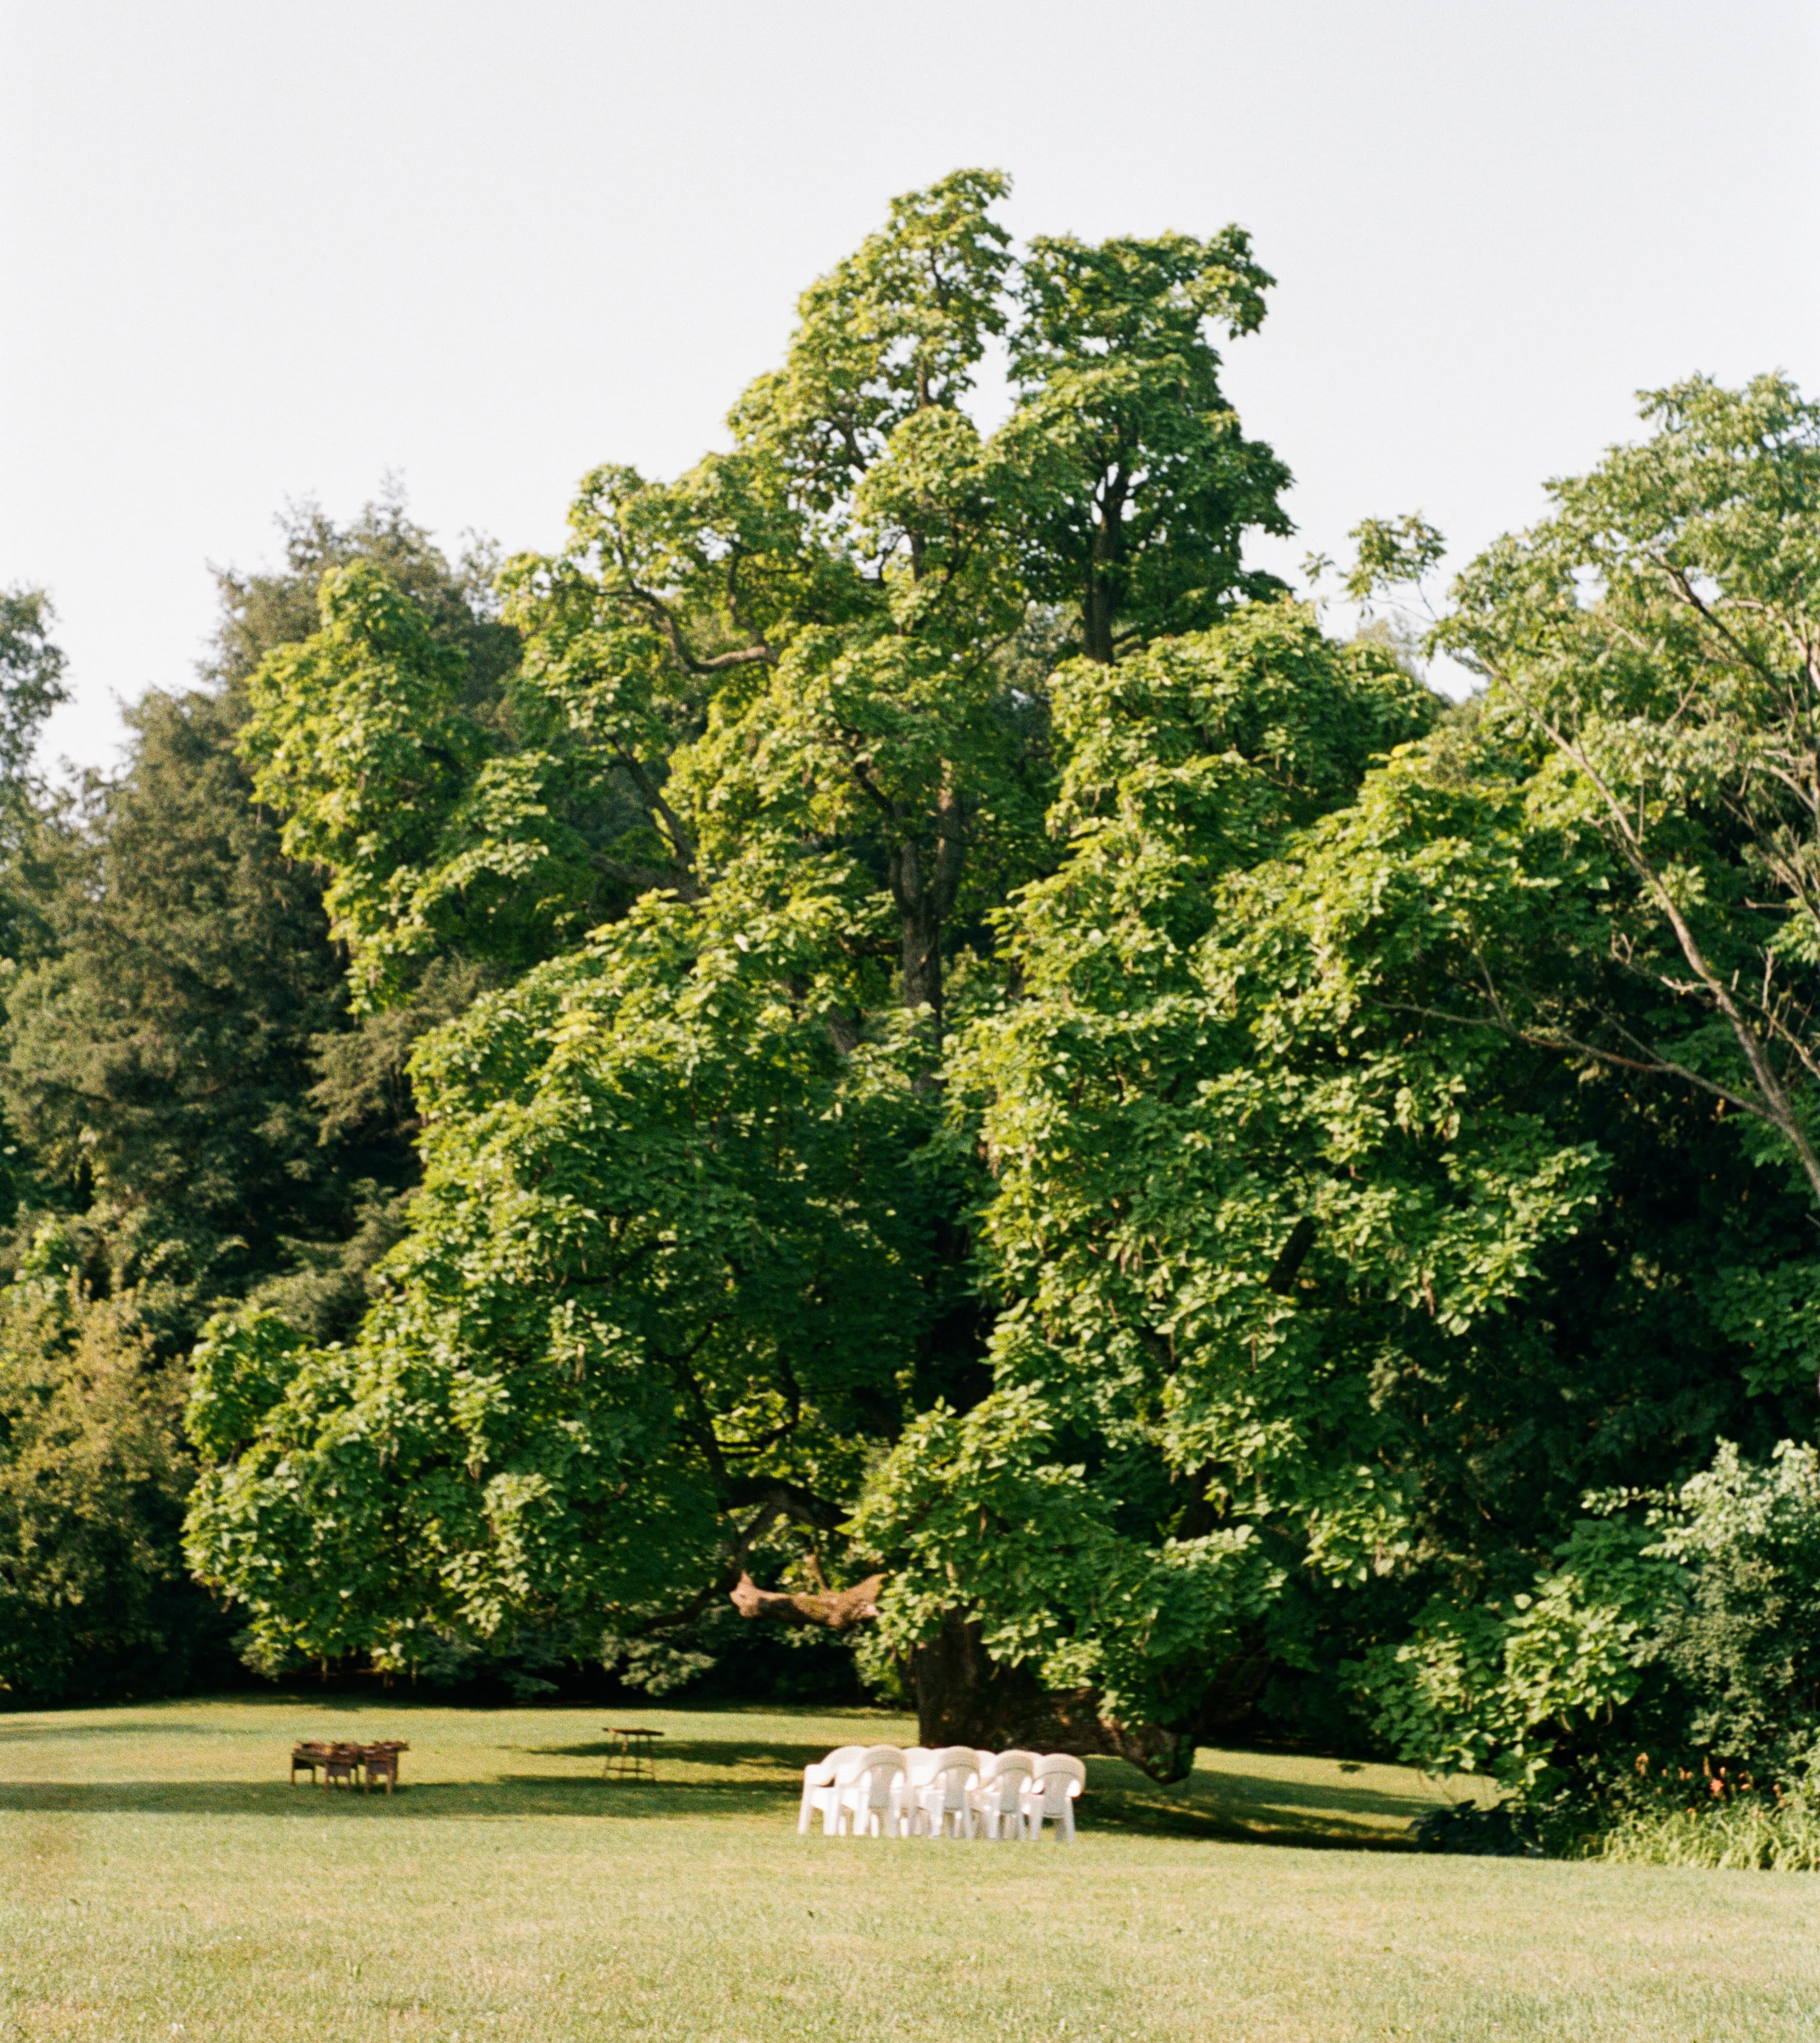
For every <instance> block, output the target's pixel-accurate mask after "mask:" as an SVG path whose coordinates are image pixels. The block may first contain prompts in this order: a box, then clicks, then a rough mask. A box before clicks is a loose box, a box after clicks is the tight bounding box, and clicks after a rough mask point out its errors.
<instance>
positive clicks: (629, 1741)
mask: <svg viewBox="0 0 1820 2043" xmlns="http://www.w3.org/2000/svg"><path fill="white" fill-rule="evenodd" d="M601 1728H602V1729H603V1731H605V1732H606V1734H607V1736H608V1737H609V1738H611V1739H612V1741H613V1749H612V1750H611V1752H609V1753H608V1754H607V1757H606V1758H605V1759H603V1761H601V1764H600V1777H601V1779H602V1780H656V1779H657V1752H656V1750H655V1747H654V1746H653V1740H655V1739H657V1738H661V1737H662V1736H663V1733H662V1732H661V1731H646V1730H644V1729H643V1728H642V1727H640V1726H638V1725H637V1724H603V1726H602V1727H601Z"/></svg>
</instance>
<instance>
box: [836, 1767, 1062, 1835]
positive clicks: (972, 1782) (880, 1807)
mask: <svg viewBox="0 0 1820 2043" xmlns="http://www.w3.org/2000/svg"><path fill="white" fill-rule="evenodd" d="M1086 1780H1087V1769H1086V1768H1085V1767H1084V1766H1083V1765H1082V1764H1081V1762H1080V1761H1079V1760H1078V1759H1076V1758H1075V1757H1074V1755H1073V1754H1071V1753H1067V1752H1046V1753H1035V1752H977V1751H975V1750H974V1748H973V1747H972V1746H970V1745H949V1746H941V1747H936V1746H921V1745H913V1746H903V1747H899V1746H895V1745H843V1746H838V1747H837V1748H836V1750H833V1752H831V1753H830V1754H829V1755H828V1756H827V1757H826V1759H823V1760H821V1761H818V1762H817V1763H816V1764H815V1765H813V1766H805V1767H804V1768H803V1807H802V1809H801V1811H799V1814H798V1815H797V1819H796V1828H797V1831H798V1834H799V1835H800V1834H807V1830H808V1828H809V1823H810V1818H811V1817H813V1816H814V1815H815V1814H816V1813H817V1811H820V1814H821V1817H822V1835H823V1836H824V1837H841V1836H843V1835H845V1836H853V1837H875V1838H876V1837H879V1836H880V1835H883V1836H885V1837H892V1838H899V1837H903V1838H914V1837H927V1838H940V1837H946V1836H948V1835H950V1834H952V1835H954V1836H957V1837H967V1838H971V1837H977V1836H980V1835H982V1834H983V1835H984V1836H986V1837H988V1838H994V1839H997V1838H1023V1839H1025V1841H1026V1842H1029V1843H1031V1844H1034V1843H1035V1842H1036V1840H1037V1838H1040V1836H1041V1835H1042V1833H1043V1825H1044V1823H1045V1822H1048V1823H1050V1824H1052V1826H1054V1829H1055V1831H1056V1835H1057V1836H1058V1837H1059V1838H1062V1839H1063V1841H1064V1842H1067V1843H1068V1844H1072V1843H1073V1842H1074V1841H1075V1798H1076V1797H1077V1796H1079V1793H1080V1792H1081V1790H1082V1788H1084V1787H1085V1786H1086Z"/></svg>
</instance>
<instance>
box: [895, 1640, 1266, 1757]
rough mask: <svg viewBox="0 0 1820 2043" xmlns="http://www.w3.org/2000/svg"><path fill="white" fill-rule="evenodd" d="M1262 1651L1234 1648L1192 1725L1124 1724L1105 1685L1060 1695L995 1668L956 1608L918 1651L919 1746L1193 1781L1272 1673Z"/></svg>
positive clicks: (913, 1669)
mask: <svg viewBox="0 0 1820 2043" xmlns="http://www.w3.org/2000/svg"><path fill="white" fill-rule="evenodd" d="M1269 1673H1270V1659H1269V1657H1268V1656H1267V1655H1266V1654H1264V1653H1263V1652H1258V1651H1244V1652H1240V1653H1237V1654H1232V1656H1231V1657H1230V1658H1228V1659H1227V1660H1226V1662H1224V1664H1223V1665H1221V1667H1220V1669H1219V1671H1218V1673H1217V1674H1216V1676H1215V1677H1214V1681H1213V1687H1212V1688H1211V1690H1210V1692H1209V1696H1208V1697H1207V1698H1206V1700H1205V1701H1203V1703H1202V1704H1201V1707H1200V1708H1199V1709H1198V1710H1197V1711H1196V1712H1195V1714H1194V1719H1193V1721H1192V1722H1191V1723H1187V1724H1185V1725H1182V1724H1176V1725H1169V1724H1158V1723H1145V1724H1125V1723H1119V1722H1118V1721H1117V1719H1114V1718H1113V1717H1109V1716H1107V1715H1105V1714H1104V1713H1103V1711H1102V1709H1101V1707H1100V1703H1101V1697H1100V1692H1099V1691H1098V1689H1097V1688H1076V1689H1074V1690H1071V1692H1068V1693H1067V1694H1065V1695H1054V1694H1050V1693H1048V1692H1045V1691H1044V1689H1042V1688H1039V1687H1038V1686H1037V1685H1036V1682H1035V1681H1033V1679H1032V1678H1031V1677H1030V1676H1029V1674H1028V1673H1026V1672H1025V1670H1024V1669H1021V1668H1003V1667H998V1666H996V1665H994V1663H993V1661H992V1658H991V1656H990V1654H988V1653H987V1650H986V1649H985V1647H984V1646H983V1644H982V1643H981V1641H980V1638H979V1626H978V1625H977V1624H975V1623H971V1621H970V1620H968V1619H967V1618H965V1617H964V1616H962V1615H961V1613H960V1612H958V1611H949V1612H948V1613H947V1614H946V1616H944V1618H943V1619H942V1622H941V1630H940V1631H938V1632H937V1635H936V1636H935V1637H934V1638H933V1639H930V1640H929V1641H928V1642H926V1643H925V1644H923V1645H921V1646H917V1647H915V1648H914V1650H912V1652H911V1654H910V1680H911V1685H912V1686H913V1688H914V1691H915V1694H916V1706H917V1738H918V1742H919V1743H920V1744H922V1745H925V1746H944V1745H974V1746H981V1747H983V1748H985V1749H987V1750H991V1751H1004V1750H1008V1749H1010V1748H1012V1747H1017V1748H1020V1749H1022V1750H1029V1751H1033V1752H1073V1753H1079V1754H1088V1753H1103V1754H1105V1756H1106V1757H1108V1758H1110V1759H1122V1760H1125V1761H1127V1762H1128V1764H1129V1765H1132V1766H1136V1767H1137V1768H1138V1769H1140V1770H1141V1771H1142V1772H1143V1773H1147V1774H1148V1775H1149V1777H1151V1780H1156V1781H1159V1782H1163V1783H1165V1784H1167V1783H1168V1782H1171V1781H1174V1780H1186V1778H1187V1777H1188V1775H1189V1773H1190V1771H1191V1769H1193V1767H1194V1752H1195V1747H1196V1746H1197V1743H1198V1742H1199V1741H1200V1739H1201V1737H1203V1736H1205V1734H1208V1733H1209V1732H1211V1731H1218V1730H1225V1729H1230V1728H1232V1727H1236V1725H1237V1724H1238V1723H1240V1722H1241V1721H1242V1720H1243V1718H1244V1717H1245V1716H1246V1715H1247V1714H1248V1713H1249V1711H1250V1710H1251V1704H1252V1703H1253V1702H1254V1701H1255V1700H1256V1697H1257V1694H1258V1691H1259V1689H1260V1688H1262V1687H1263V1685H1264V1681H1265V1680H1266V1677H1267V1676H1268V1675H1269Z"/></svg>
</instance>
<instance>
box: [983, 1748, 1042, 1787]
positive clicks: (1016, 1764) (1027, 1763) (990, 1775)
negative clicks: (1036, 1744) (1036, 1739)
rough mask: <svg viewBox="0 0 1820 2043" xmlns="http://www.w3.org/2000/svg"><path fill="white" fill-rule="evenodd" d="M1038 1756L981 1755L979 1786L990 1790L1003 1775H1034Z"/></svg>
mask: <svg viewBox="0 0 1820 2043" xmlns="http://www.w3.org/2000/svg"><path fill="white" fill-rule="evenodd" d="M1035 1772H1036V1754H1035V1753H1033V1752H1019V1751H1016V1750H1013V1751H1010V1752H991V1753H987V1752H983V1753H981V1754H980V1755H979V1784H980V1786H981V1787H982V1788H990V1786H991V1784H992V1783H993V1782H994V1780H997V1779H998V1777H999V1776H1000V1774H1002V1773H1035Z"/></svg>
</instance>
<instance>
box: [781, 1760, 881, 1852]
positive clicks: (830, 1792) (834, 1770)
mask: <svg viewBox="0 0 1820 2043" xmlns="http://www.w3.org/2000/svg"><path fill="white" fill-rule="evenodd" d="M865 1749H866V1748H865V1747H864V1746H863V1745H837V1746H835V1748H834V1750H833V1751H832V1752H831V1753H830V1754H829V1755H828V1757H826V1759H818V1760H817V1761H815V1763H814V1765H812V1766H805V1767H804V1768H803V1806H802V1807H801V1808H800V1809H799V1811H797V1814H796V1834H797V1835H798V1836H799V1838H800V1837H807V1835H808V1834H809V1819H810V1817H811V1816H813V1815H814V1813H815V1811H817V1810H818V1809H819V1810H820V1811H822V1836H823V1837H826V1836H827V1834H828V1833H829V1832H830V1830H833V1829H834V1828H835V1826H836V1825H837V1823H838V1821H839V1819H840V1813H841V1798H840V1796H839V1794H838V1793H837V1792H836V1791H837V1789H838V1788H839V1787H840V1786H841V1774H842V1773H843V1772H845V1771H847V1770H848V1769H851V1767H852V1766H853V1763H854V1761H856V1760H857V1759H858V1758H859V1757H860V1754H862V1753H864V1750H865ZM850 1777H851V1775H850V1773H849V1778H850Z"/></svg>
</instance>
